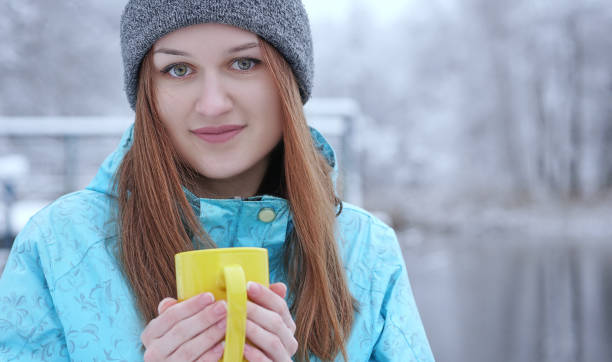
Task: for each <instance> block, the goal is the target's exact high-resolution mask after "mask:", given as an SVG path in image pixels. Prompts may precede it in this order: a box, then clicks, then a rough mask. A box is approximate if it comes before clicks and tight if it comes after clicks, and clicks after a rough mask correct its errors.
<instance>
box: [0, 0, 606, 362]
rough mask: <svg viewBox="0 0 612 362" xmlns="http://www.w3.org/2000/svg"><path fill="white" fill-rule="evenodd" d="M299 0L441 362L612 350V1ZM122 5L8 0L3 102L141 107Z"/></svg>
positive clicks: (370, 199) (46, 111)
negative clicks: (130, 71) (128, 81)
mask: <svg viewBox="0 0 612 362" xmlns="http://www.w3.org/2000/svg"><path fill="white" fill-rule="evenodd" d="M304 3H305V5H306V7H307V9H308V10H309V12H310V13H311V27H312V30H313V36H314V45H315V62H316V67H315V73H316V78H315V89H314V96H315V97H321V98H327V97H329V98H339V97H342V98H346V97H348V98H353V99H355V100H356V101H357V103H358V104H359V106H360V109H361V111H362V112H363V114H364V115H365V117H362V118H361V119H360V121H359V123H358V124H357V125H356V128H355V130H356V136H357V139H356V148H357V150H358V153H357V154H358V163H359V165H360V172H361V177H362V185H363V205H362V206H363V207H365V208H366V209H368V210H372V211H377V212H379V213H380V215H383V216H384V215H386V217H387V218H386V220H387V221H388V222H390V223H391V224H392V225H393V226H394V227H395V229H396V231H397V232H398V235H399V238H400V242H401V244H402V248H403V251H404V256H405V259H406V262H407V265H408V269H409V273H410V277H411V281H412V284H413V290H414V292H415V295H416V299H417V303H418V304H419V308H420V310H421V315H422V318H423V322H424V324H425V328H426V330H427V332H428V335H429V338H430V342H431V345H432V349H433V351H434V354H435V355H436V358H437V360H439V361H604V360H611V359H612V347H610V346H609V345H608V344H609V341H610V340H612V307H611V306H612V284H611V283H610V282H609V281H608V280H612V247H611V246H610V240H611V238H612V227H610V225H609V219H610V215H612V206H611V201H612V102H611V100H612V36H610V34H612V3H611V2H610V1H609V0H583V1H575V0H556V1H551V0H516V1H503V0H456V1H452V0H404V1H403V2H402V1H394V2H391V1H390V2H388V4H389V5H388V6H391V4H393V10H392V11H385V10H384V8H385V7H386V6H387V5H386V4H387V3H386V2H385V1H380V2H375V1H373V0H371V1H365V0H353V1H350V2H341V3H342V4H344V5H342V6H341V7H339V8H338V9H339V10H338V9H336V10H334V11H333V12H331V11H327V10H326V4H325V3H326V2H325V1H315V0H310V1H309V0H304ZM124 4H125V0H106V1H76V0H64V1H40V0H3V1H2V2H1V3H0V74H2V76H1V78H0V79H1V83H0V116H3V117H8V116H10V117H20V116H58V115H61V116H88V115H89V116H130V115H131V111H130V110H129V107H128V105H127V102H126V100H125V95H124V93H123V91H122V65H121V56H120V51H119V27H118V22H119V17H120V14H121V11H122V7H123V5H124ZM381 8H382V10H381ZM5 142H8V141H5ZM8 148H9V147H8V143H6V144H5V145H0V156H2V154H1V153H2V152H5V153H6V152H8V151H9V150H8ZM341 166H342V165H341Z"/></svg>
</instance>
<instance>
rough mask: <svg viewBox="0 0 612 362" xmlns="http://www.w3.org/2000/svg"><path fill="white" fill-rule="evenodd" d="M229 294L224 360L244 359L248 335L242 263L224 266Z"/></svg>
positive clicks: (226, 361) (226, 287)
mask: <svg viewBox="0 0 612 362" xmlns="http://www.w3.org/2000/svg"><path fill="white" fill-rule="evenodd" d="M223 275H224V276H225V290H226V296H227V325H226V327H225V351H224V352H223V361H224V362H230V361H242V354H243V351H244V341H245V336H246V302H247V296H246V279H245V277H244V270H243V269H242V266H240V265H236V264H235V265H227V266H225V267H224V268H223Z"/></svg>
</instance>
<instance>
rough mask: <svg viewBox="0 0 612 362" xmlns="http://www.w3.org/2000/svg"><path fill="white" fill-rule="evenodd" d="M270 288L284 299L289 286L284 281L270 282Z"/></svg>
mask: <svg viewBox="0 0 612 362" xmlns="http://www.w3.org/2000/svg"><path fill="white" fill-rule="evenodd" d="M270 290H271V291H273V292H274V293H276V295H278V296H279V297H281V298H283V299H285V297H286V296H287V286H286V285H285V284H284V283H274V284H270Z"/></svg>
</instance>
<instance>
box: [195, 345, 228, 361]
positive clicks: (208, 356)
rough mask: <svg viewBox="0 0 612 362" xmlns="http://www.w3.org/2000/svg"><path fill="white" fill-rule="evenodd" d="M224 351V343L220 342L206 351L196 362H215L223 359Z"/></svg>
mask: <svg viewBox="0 0 612 362" xmlns="http://www.w3.org/2000/svg"><path fill="white" fill-rule="evenodd" d="M224 350H225V342H224V341H221V342H219V343H218V344H217V345H216V346H214V347H213V348H211V349H209V350H208V351H206V352H205V353H204V354H203V355H201V356H200V357H199V358H198V359H197V362H209V361H214V362H217V361H219V360H220V359H221V357H223V351H224Z"/></svg>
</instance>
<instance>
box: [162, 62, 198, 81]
mask: <svg viewBox="0 0 612 362" xmlns="http://www.w3.org/2000/svg"><path fill="white" fill-rule="evenodd" d="M162 72H164V73H167V74H170V76H172V77H174V78H183V77H185V76H188V75H189V74H191V73H192V72H193V70H191V68H190V67H189V66H188V65H187V64H185V63H177V64H170V65H169V66H167V67H166V68H165V69H164V70H163V71H162Z"/></svg>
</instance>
